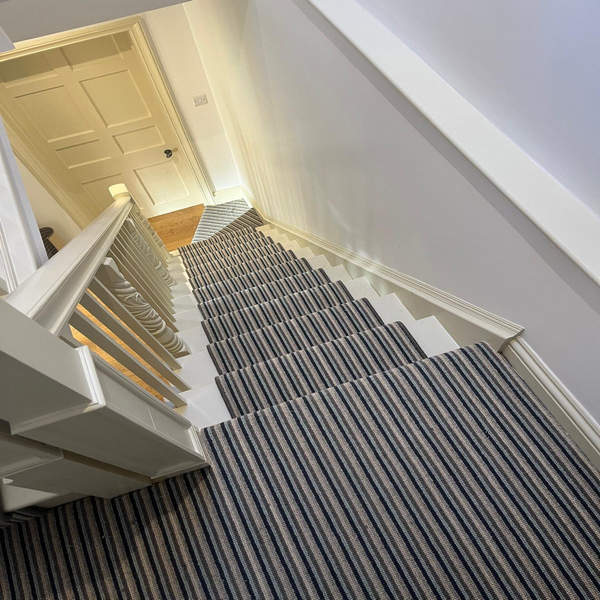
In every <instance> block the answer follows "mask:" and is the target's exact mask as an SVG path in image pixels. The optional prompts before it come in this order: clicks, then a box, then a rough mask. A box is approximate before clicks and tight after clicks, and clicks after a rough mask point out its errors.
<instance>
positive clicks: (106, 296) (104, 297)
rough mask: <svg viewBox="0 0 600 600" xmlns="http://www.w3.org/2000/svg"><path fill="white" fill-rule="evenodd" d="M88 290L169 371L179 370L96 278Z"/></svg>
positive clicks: (160, 345) (168, 353) (143, 328)
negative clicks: (165, 365)
mask: <svg viewBox="0 0 600 600" xmlns="http://www.w3.org/2000/svg"><path fill="white" fill-rule="evenodd" d="M107 260H110V259H107ZM101 268H102V267H101ZM89 289H90V291H91V292H92V293H93V294H94V295H95V296H97V297H98V298H99V299H100V300H101V301H102V302H103V303H104V304H105V305H106V306H107V307H108V308H110V310H111V311H112V312H114V313H115V315H117V317H119V319H121V321H123V323H125V325H127V327H129V329H131V330H132V331H133V333H135V334H136V335H137V336H138V337H139V338H140V339H141V340H142V341H143V342H144V343H145V344H146V345H147V346H148V347H149V348H150V349H151V350H153V351H154V352H155V354H156V355H157V356H159V357H160V358H161V359H162V360H163V361H164V362H165V363H166V364H167V365H169V367H171V369H178V368H179V363H178V362H177V360H176V359H175V358H174V357H173V355H172V354H171V353H170V352H169V351H168V350H167V349H166V348H165V346H164V345H163V344H162V343H161V342H160V341H159V340H158V339H157V338H156V337H154V335H153V334H152V333H151V332H150V331H149V329H147V328H146V327H145V326H144V325H143V324H142V323H141V322H140V321H139V320H138V319H137V318H136V317H135V316H134V315H133V314H132V313H131V312H130V311H129V310H127V309H126V308H125V306H124V305H123V304H121V302H120V301H119V300H118V299H117V298H116V296H115V295H114V294H113V293H112V292H111V291H110V290H109V289H108V288H107V287H106V286H104V285H103V284H102V283H101V282H100V281H99V280H98V279H97V278H95V279H93V280H92V282H91V283H90V287H89Z"/></svg>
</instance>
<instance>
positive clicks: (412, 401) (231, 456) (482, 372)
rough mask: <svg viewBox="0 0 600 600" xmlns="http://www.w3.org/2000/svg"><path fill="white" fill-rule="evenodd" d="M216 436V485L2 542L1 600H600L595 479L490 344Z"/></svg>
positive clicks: (16, 532)
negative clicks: (70, 599)
mask: <svg viewBox="0 0 600 600" xmlns="http://www.w3.org/2000/svg"><path fill="white" fill-rule="evenodd" d="M201 439H202V441H203V443H204V447H205V448H206V450H207V458H208V460H209V461H210V464H211V467H210V468H208V469H204V470H202V471H196V472H194V473H188V474H186V475H183V476H180V477H176V478H173V479H170V480H167V481H164V482H162V483H159V484H157V485H154V486H152V487H149V488H145V489H143V490H140V491H137V492H133V493H130V494H126V495H124V496H121V497H119V498H116V499H114V500H101V499H98V498H86V499H83V500H79V501H77V502H75V503H73V504H68V505H65V506H61V507H59V508H57V509H53V510H51V511H49V512H48V513H47V514H46V515H44V516H42V517H40V518H39V519H37V520H35V521H32V522H29V523H24V524H22V525H18V526H15V527H12V528H10V529H8V530H5V531H0V547H1V548H2V549H3V552H2V553H0V572H2V577H0V596H1V597H6V598H58V597H78V598H127V599H132V600H138V599H141V598H143V599H157V600H158V599H163V598H194V599H195V600H202V599H211V600H216V599H225V598H227V599H231V600H238V599H239V600H242V599H246V598H281V599H286V600H287V599H289V600H291V599H306V600H309V599H315V598H323V599H325V598H327V599H329V598H332V599H333V598H340V599H341V598H344V599H345V598H352V599H372V598H378V599H381V600H383V599H397V598H404V599H424V598H426V599H429V598H485V599H486V600H496V599H500V598H532V599H538V598H539V599H542V598H543V599H550V598H555V599H561V600H570V599H575V598H590V599H591V598H598V597H600V585H599V581H600V580H599V579H598V576H597V575H598V561H599V556H598V547H600V531H599V527H598V520H597V515H598V514H599V512H600V500H599V498H600V496H599V493H598V492H599V489H600V479H599V474H598V471H597V470H596V469H594V468H593V466H592V465H591V464H590V463H589V461H588V460H587V458H586V457H585V456H584V455H583V453H582V452H581V451H580V450H579V449H578V448H577V446H576V445H575V444H574V443H573V442H572V440H571V439H570V438H568V436H567V435H566V433H565V432H564V430H563V429H562V428H561V427H560V426H559V425H558V424H557V423H556V421H555V420H554V418H553V417H552V416H551V415H549V413H548V412H547V411H546V410H545V409H544V408H543V407H542V406H541V404H540V402H539V401H538V400H537V399H536V398H535V397H534V396H533V394H532V393H531V391H530V390H529V389H528V388H527V387H526V386H525V384H524V383H523V381H522V380H521V379H520V378H519V376H518V375H517V374H516V372H515V371H514V370H513V369H512V367H510V365H509V364H508V363H507V362H506V361H505V360H504V359H503V357H501V356H500V355H498V354H496V353H495V352H494V351H493V350H492V349H491V348H490V347H489V346H488V345H486V344H478V345H476V346H472V347H468V348H463V349H460V350H455V351H452V352H449V353H447V354H445V355H442V356H437V357H435V358H431V359H427V360H423V361H419V362H416V363H413V364H411V365H408V366H405V367H403V368H401V369H396V370H393V371H387V372H386V373H382V374H379V375H374V376H372V377H369V378H367V379H361V380H358V381H354V382H352V383H347V384H344V385H341V386H338V387H336V388H333V389H330V390H327V391H323V392H319V393H317V394H313V395H311V396H308V397H304V398H300V399H297V400H294V401H292V402H285V403H283V404H279V405H277V406H274V407H271V408H268V409H266V410H262V411H259V412H256V413H253V414H251V415H247V416H243V417H240V418H238V419H234V420H232V421H228V422H226V423H222V424H220V425H216V426H213V427H210V428H208V429H205V430H203V431H202V433H201ZM32 540H34V543H32ZM48 549H51V552H49V551H48ZM17 557H19V559H17ZM63 591H64V592H65V593H64V594H63Z"/></svg>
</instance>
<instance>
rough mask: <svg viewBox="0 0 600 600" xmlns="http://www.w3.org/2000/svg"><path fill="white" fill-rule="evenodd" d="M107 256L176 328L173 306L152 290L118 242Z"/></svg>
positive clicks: (171, 325) (173, 327) (170, 324)
mask: <svg viewBox="0 0 600 600" xmlns="http://www.w3.org/2000/svg"><path fill="white" fill-rule="evenodd" d="M107 256H108V258H111V259H112V260H114V262H115V263H116V265H117V268H118V269H119V272H120V273H121V274H122V275H123V277H124V278H125V279H126V280H127V281H129V282H130V283H131V284H132V286H133V287H134V288H135V289H136V290H137V291H138V292H139V293H140V294H141V295H142V296H143V298H144V300H146V301H147V302H148V304H150V305H151V306H152V308H153V309H154V310H155V311H156V312H157V313H158V314H159V315H160V316H161V318H162V319H164V320H165V321H166V323H167V325H168V326H169V327H170V328H171V329H173V330H176V329H177V327H176V326H175V321H174V319H173V314H172V311H171V309H172V306H171V307H170V306H169V305H167V303H166V302H164V300H163V299H162V298H160V297H159V296H158V295H157V294H156V293H155V291H154V290H152V288H151V287H150V285H149V284H148V282H147V281H146V280H145V279H144V278H143V277H142V276H141V274H140V273H139V272H137V271H136V269H135V266H134V265H132V264H131V263H130V261H129V260H128V259H127V257H126V256H124V255H123V252H122V249H121V248H120V247H119V245H118V244H117V243H115V244H114V245H113V246H112V247H111V249H110V250H109V252H108V254H107Z"/></svg>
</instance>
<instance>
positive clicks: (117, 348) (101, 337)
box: [70, 310, 183, 406]
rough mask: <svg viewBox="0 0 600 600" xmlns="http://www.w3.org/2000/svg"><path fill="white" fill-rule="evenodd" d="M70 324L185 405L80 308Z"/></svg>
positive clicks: (158, 389) (154, 387)
mask: <svg viewBox="0 0 600 600" xmlns="http://www.w3.org/2000/svg"><path fill="white" fill-rule="evenodd" d="M70 324H71V325H72V326H73V327H74V328H75V329H76V330H77V331H79V333H81V334H83V335H84V336H85V337H86V338H88V340H90V341H91V342H92V343H94V344H96V345H97V346H98V347H99V348H101V349H102V350H104V351H105V352H106V353H107V354H109V355H110V356H112V357H113V358H114V359H115V360H116V361H117V362H119V363H120V364H121V365H123V366H124V367H125V368H126V369H129V370H130V371H131V372H132V373H133V374H134V375H135V376H136V377H139V378H140V379H141V380H142V381H143V382H144V383H146V384H148V385H149V386H150V387H151V388H153V389H154V390H156V391H157V392H158V393H159V394H161V395H162V396H164V397H165V399H167V400H169V401H170V402H172V403H173V404H174V405H175V406H182V405H183V401H182V399H181V397H180V396H179V394H178V393H177V391H176V390H175V389H174V388H173V387H171V386H170V385H168V384H166V383H164V382H163V381H162V379H160V378H158V377H157V376H156V375H154V373H152V372H151V371H150V370H149V369H147V368H146V367H145V366H144V365H143V364H142V363H141V362H140V361H139V360H138V359H137V358H136V357H135V356H133V355H132V354H130V353H129V352H128V351H127V350H125V349H124V348H123V347H122V346H121V345H120V344H117V343H115V341H114V340H113V339H112V338H111V337H110V336H109V335H107V334H106V333H105V332H104V331H103V330H102V329H100V327H98V326H97V325H96V324H95V323H94V322H93V321H92V320H91V319H89V318H88V317H87V316H85V315H84V314H83V313H81V312H80V311H79V310H76V311H74V312H73V314H72V315H71V320H70Z"/></svg>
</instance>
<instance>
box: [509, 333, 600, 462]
mask: <svg viewBox="0 0 600 600" xmlns="http://www.w3.org/2000/svg"><path fill="white" fill-rule="evenodd" d="M502 354H503V355H504V356H505V357H506V358H507V359H508V362H510V364H511V365H512V366H513V367H514V368H515V369H516V370H517V372H518V373H519V375H521V377H522V378H523V379H524V380H525V382H526V383H527V385H528V386H529V387H530V388H531V389H532V390H533V392H534V393H535V395H536V396H537V397H538V398H539V399H540V400H541V402H542V404H543V405H544V406H545V407H546V408H547V409H548V410H549V411H550V412H551V413H552V414H553V415H554V417H555V418H556V420H557V421H558V422H559V423H560V424H561V425H562V426H563V427H564V429H565V431H567V433H568V434H569V435H570V436H571V437H572V438H573V440H575V443H576V444H577V445H578V446H579V447H580V448H581V450H582V451H583V452H584V453H585V454H586V455H587V457H588V458H589V459H590V460H591V461H592V463H593V464H594V465H595V466H596V467H597V468H599V469H600V425H598V423H596V421H595V420H594V419H593V417H592V416H591V415H590V414H589V413H588V412H587V411H586V410H585V408H583V406H581V404H580V403H579V402H578V401H577V398H575V396H573V394H571V392H569V390H568V389H567V388H566V387H565V386H564V385H563V384H562V382H561V381H560V380H559V379H558V378H557V377H556V375H554V373H553V372H552V371H551V370H550V369H549V368H548V366H547V365H546V364H545V363H544V362H543V361H542V359H541V358H540V357H539V356H538V355H537V354H536V353H535V352H534V351H533V349H532V348H531V346H530V345H529V344H528V343H527V342H525V341H524V340H522V339H520V338H518V339H515V340H512V341H511V342H510V343H509V344H508V346H507V347H506V348H504V350H503V352H502Z"/></svg>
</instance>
